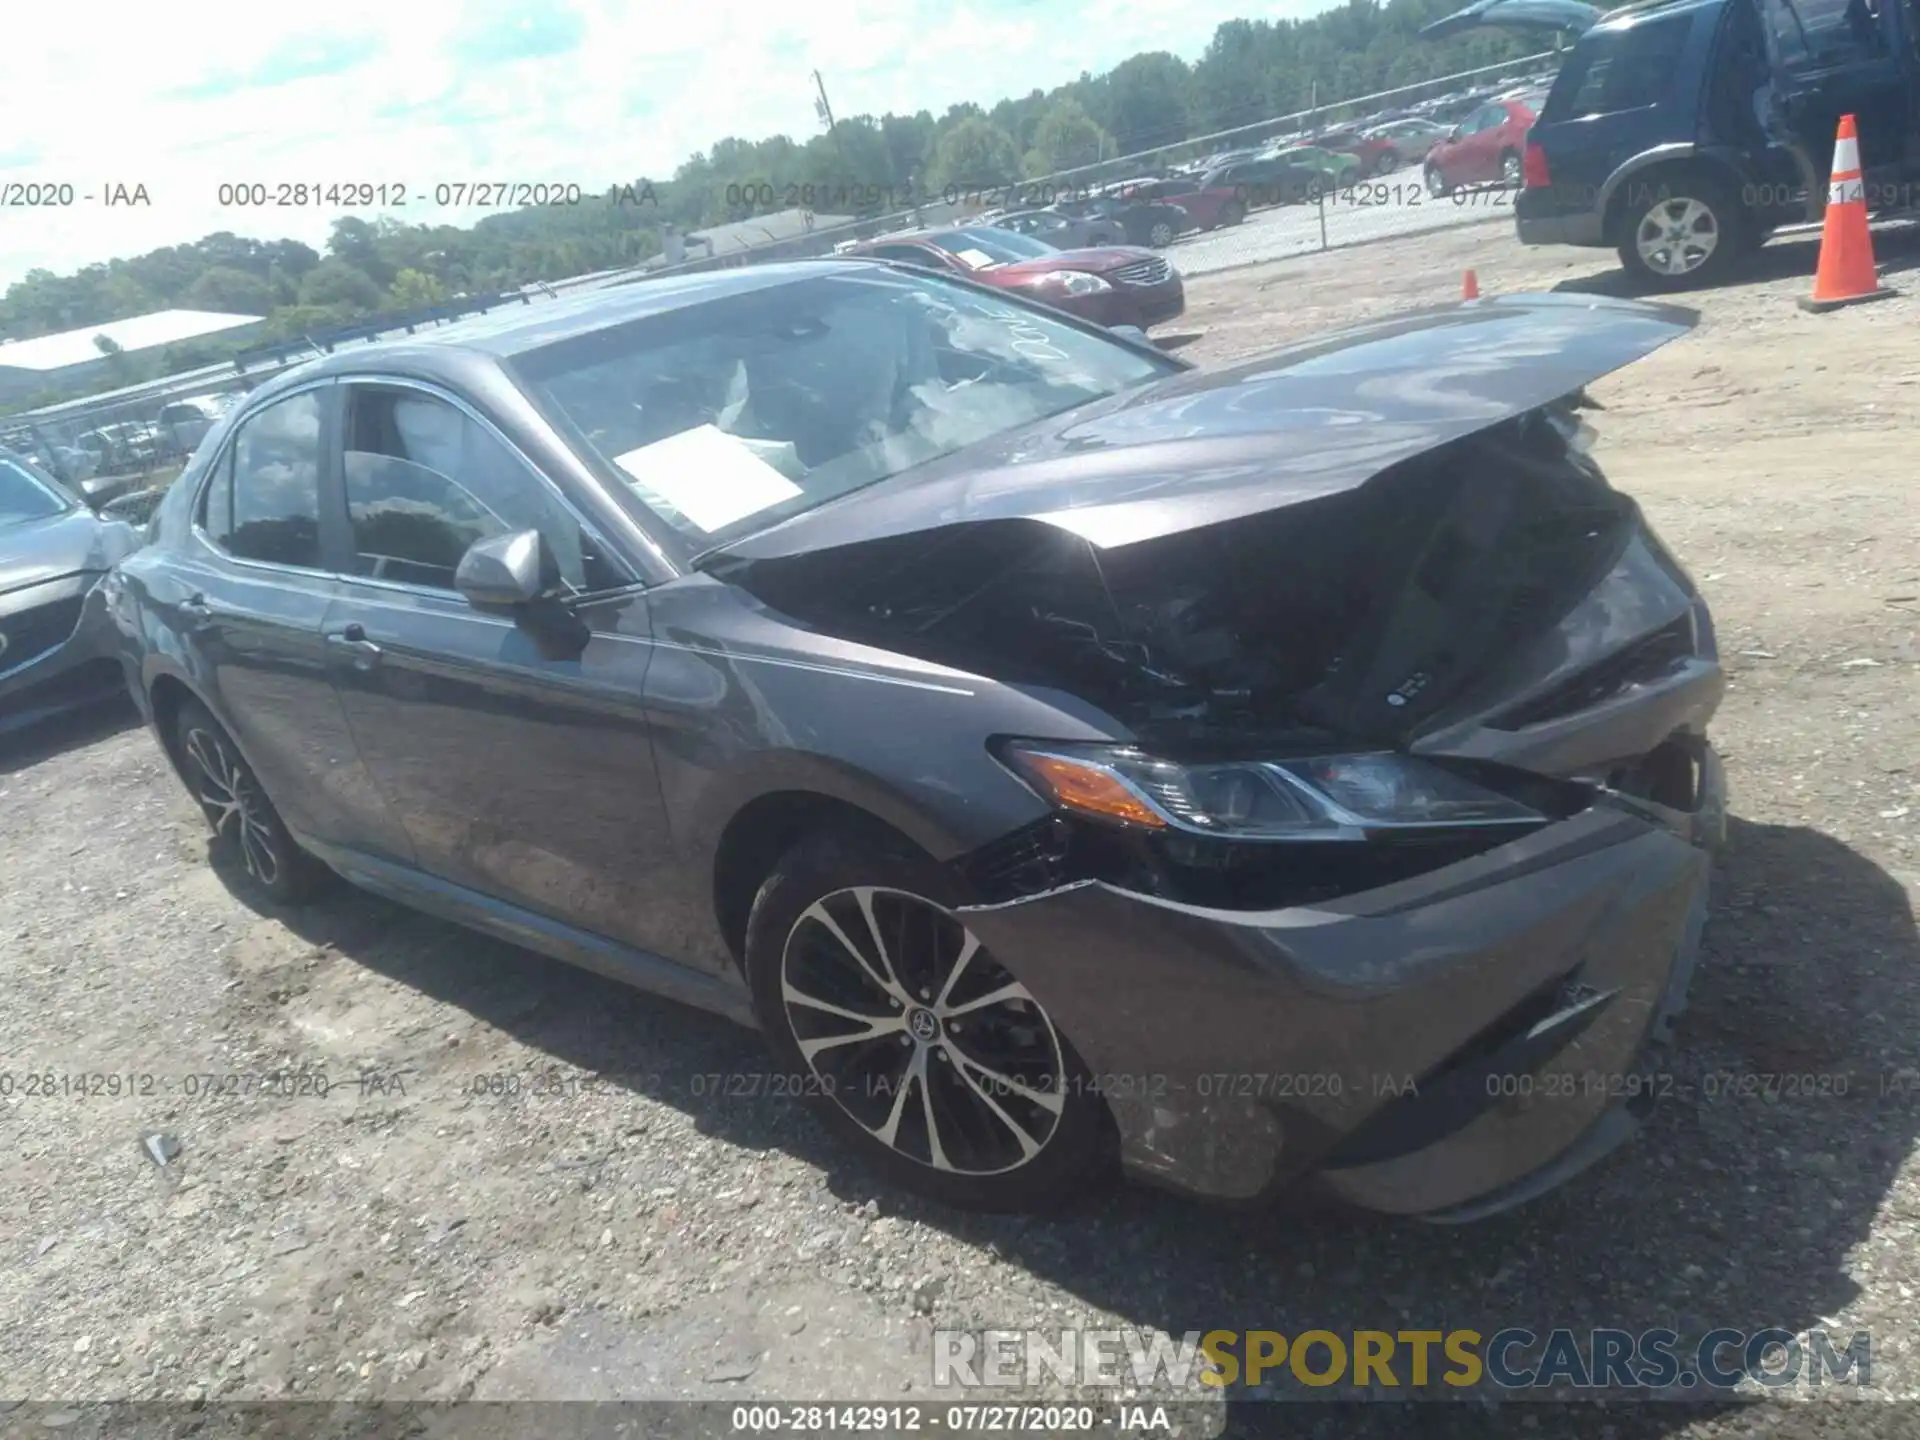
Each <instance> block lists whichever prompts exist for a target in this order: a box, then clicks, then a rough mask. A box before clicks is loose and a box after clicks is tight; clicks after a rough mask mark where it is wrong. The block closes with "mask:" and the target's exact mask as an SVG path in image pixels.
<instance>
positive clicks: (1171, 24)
mask: <svg viewBox="0 0 1920 1440" xmlns="http://www.w3.org/2000/svg"><path fill="white" fill-rule="evenodd" d="M1318 8H1320V0H1250V3H1249V0H1191V3H1186V4H1182V5H1173V6H1170V5H1167V4H1165V3H1163V0H1160V3H1154V0H1108V3H1103V4H1098V5H1096V4H1087V3H1080V0H1045V3H1030V0H1003V3H1001V4H1000V5H997V6H996V5H994V4H990V3H987V0H961V3H959V4H953V3H950V0H918V3H915V0H815V3H811V4H808V5H807V6H805V7H800V6H793V7H786V6H780V5H776V4H774V3H772V0H695V3H692V4H684V5H655V4H639V3H628V0H578V3H576V4H575V5H574V6H573V7H572V10H573V12H575V13H577V15H578V18H579V28H580V37H579V43H578V44H577V45H575V46H573V48H571V49H569V50H567V51H566V53H562V54H550V55H544V56H543V55H538V54H535V55H534V56H533V57H532V58H526V59H522V60H518V61H516V62H509V63H487V64H482V63H476V62H466V63H461V62H459V61H457V60H456V59H455V58H454V46H455V44H456V42H461V43H465V44H469V45H470V44H472V43H473V42H475V40H476V34H477V32H479V31H480V29H481V27H484V29H485V32H486V33H483V34H480V38H481V39H485V38H488V37H489V35H490V36H491V38H492V39H493V41H494V42H495V43H494V48H495V49H496V50H497V49H499V48H500V47H506V48H507V49H508V50H509V51H510V52H511V51H512V50H513V47H516V46H520V47H524V48H526V49H531V50H533V51H536V52H537V51H539V50H540V48H541V46H540V43H539V41H540V37H541V36H542V35H543V34H549V33H559V32H562V31H565V30H567V29H568V28H569V27H568V25H567V24H566V23H564V22H566V19H567V14H568V7H567V6H566V5H564V4H562V3H559V0H529V3H520V0H466V3H462V0H334V3H332V4H330V5H329V6H327V7H326V8H325V9H324V10H309V9H305V8H304V7H299V8H277V7H270V6H262V5H260V4H259V3H258V0H201V3H199V4H196V5H195V6H194V7H193V10H192V18H191V21H190V22H188V21H186V20H183V18H182V15H181V12H180V11H179V10H178V9H177V8H173V9H169V8H167V7H160V8H159V9H152V8H148V7H139V6H131V5H125V4H124V0H76V3H68V4H59V5H56V4H32V5H30V6H29V7H27V8H26V10H25V13H24V14H16V15H10V16H9V17H8V28H9V32H10V34H9V43H8V45H7V46H6V47H5V48H4V49H0V94H4V95H5V96H6V97H7V112H8V113H7V125H6V132H5V133H4V134H3V135H0V187H4V186H6V185H8V184H33V183H39V184H45V183H47V182H56V183H57V182H68V183H71V184H72V185H73V186H74V187H75V190H76V192H77V194H79V195H85V194H88V193H92V194H94V195H96V196H98V195H100V194H101V193H103V190H104V188H105V187H106V186H107V185H110V184H113V183H121V184H125V185H127V186H133V185H135V184H140V185H144V186H145V187H146V191H147V193H148V195H149V196H150V197H151V200H152V204H151V206H150V207H144V208H132V209H128V208H117V207H116V208H104V207H103V206H102V205H101V204H100V203H99V202H98V200H96V201H94V202H93V203H87V202H85V201H80V202H79V203H77V204H76V205H74V206H73V207H72V208H5V209H0V284H7V283H11V282H12V281H14V280H17V279H18V278H19V277H20V276H21V275H23V274H24V273H25V272H26V271H27V270H28V269H30V268H33V267H36V266H40V267H45V268H47V269H51V270H54V271H56V272H58V273H66V272H68V271H71V270H73V269H76V268H78V267H79V266H81V265H86V264H91V263H95V262H99V261H103V260H107V259H111V258H114V257H116V256H128V255H135V254H139V253H141V252H142V251H146V250H150V249H153V248H155V247H156V246H161V245H169V244H178V243H182V242H185V241H189V240H194V239H197V238H199V237H200V236H202V235H204V234H207V233H210V232H212V231H216V230H231V231H234V232H236V233H239V234H243V235H254V236H259V237H261V238H268V239H272V238H279V237H283V236H291V237H293V238H296V239H301V240H305V241H306V242H308V243H309V244H313V245H319V244H321V243H322V242H323V241H324V239H325V236H326V233H327V227H328V225H329V224H330V223H331V221H332V220H333V219H334V218H336V217H337V215H339V214H341V213H345V212H341V211H338V210H332V211H329V210H322V209H315V208H308V209H280V208H270V209H267V210H264V211H263V210H258V209H248V208H233V207H225V208H223V207H222V206H221V205H219V203H218V194H219V187H220V186H221V184H223V183H231V182H252V181H259V182H263V183H266V184H268V185H270V186H272V185H277V184H278V183H279V182H282V181H289V182H293V181H306V182H308V183H310V184H320V185H327V184H333V183H344V182H349V181H357V182H372V183H375V184H380V183H385V184H389V185H393V184H400V185H404V186H406V187H407V190H408V192H409V195H410V197H412V199H411V203H409V205H408V206H407V207H406V209H405V210H403V211H399V212H396V213H398V214H400V215H401V217H402V218H404V219H409V220H416V221H431V222H436V223H447V222H452V223H470V222H471V221H473V220H477V219H479V218H480V216H479V214H478V213H475V212H471V211H469V212H464V213H462V212H453V211H448V210H445V209H436V208H434V207H433V206H432V205H431V203H423V201H425V202H430V199H431V194H432V190H433V187H434V186H435V185H436V184H439V183H442V182H457V181H474V180H504V181H525V180H533V181H538V180H545V181H560V182H563V183H565V182H572V183H578V184H580V185H581V186H583V187H584V188H586V189H588V190H590V191H600V190H603V189H604V187H605V186H606V185H608V184H609V183H611V182H613V181H615V180H626V179H637V178H639V177H641V176H653V177H656V178H664V177H666V176H667V175H670V174H671V173H672V171H673V169H674V168H675V167H676V166H677V165H678V164H679V163H680V162H681V161H682V160H684V159H685V158H686V157H687V156H688V155H689V154H690V153H692V152H693V151H695V150H699V149H705V148H707V147H709V146H711V145H712V143H713V142H714V141H716V140H718V139H721V138H723V137H725V136H729V135H738V136H742V137H746V138H749V139H759V138H761V137H763V136H766V135H772V134H780V133H785V134H789V135H792V136H794V137H795V138H796V139H804V138H806V137H807V136H809V135H812V134H814V133H816V131H817V129H818V121H817V120H816V118H815V116H814V111H813V103H814V91H813V81H812V78H811V74H810V72H811V71H813V70H814V69H818V70H820V71H821V72H822V73H823V75H824V76H825V77H826V81H827V85H828V89H829V94H830V96H831V98H832V101H833V105H834V109H835V113H836V114H839V115H842V116H850V115H856V114H862V113H871V114H876V115H877V114H881V113H884V112H886V111H888V110H893V111H896V112H900V111H911V110H917V109H922V108H925V109H929V110H931V111H933V112H934V113H935V114H939V113H941V112H942V111H944V110H945V109H946V108H947V107H948V106H949V105H952V104H955V103H958V102H961V101H968V100H971V101H975V102H979V103H982V104H988V105H990V104H992V103H993V102H994V101H996V100H998V99H1000V98H1001V97H1002V96H1006V95H1019V94H1024V93H1026V92H1027V91H1028V90H1030V89H1034V88H1050V87H1052V86H1055V85H1058V84H1062V83H1064V82H1066V81H1068V80H1071V79H1073V78H1074V77H1075V76H1076V75H1078V74H1079V73H1080V72H1081V71H1082V70H1089V71H1093V72H1095V73H1098V72H1100V71H1102V70H1105V69H1108V68H1110V67H1111V66H1113V65H1114V64H1116V63H1117V62H1118V61H1120V60H1123V59H1125V58H1126V57H1127V56H1128V55H1131V54H1133V53H1135V52H1136V51H1140V50H1147V49H1170V50H1173V51H1175V52H1176V53H1180V54H1183V55H1185V56H1187V57H1188V58H1190V59H1191V58H1194V57H1196V56H1197V55H1198V53H1199V52H1200V50H1201V49H1202V48H1203V47H1204V46H1205V44H1206V42H1207V40H1208V39H1209V37H1210V36H1211V35H1212V32H1213V28H1214V26H1215V25H1217V24H1218V23H1219V22H1220V21H1222V20H1227V19H1232V18H1235V17H1236V16H1258V15H1263V14H1264V15H1274V16H1278V15H1281V14H1286V15H1292V16H1298V15H1301V14H1305V13H1310V12H1311V11H1313V10H1315V9H1318ZM565 38H571V37H570V36H569V37H565ZM288 77H292V78H288ZM302 77H304V78H302ZM276 82H277V83H276ZM849 178H855V177H849Z"/></svg>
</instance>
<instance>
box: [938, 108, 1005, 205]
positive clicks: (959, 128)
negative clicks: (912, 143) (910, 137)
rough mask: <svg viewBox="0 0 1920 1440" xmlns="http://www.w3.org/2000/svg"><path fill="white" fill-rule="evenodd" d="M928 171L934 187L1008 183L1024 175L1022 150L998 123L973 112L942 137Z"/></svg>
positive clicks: (964, 188)
mask: <svg viewBox="0 0 1920 1440" xmlns="http://www.w3.org/2000/svg"><path fill="white" fill-rule="evenodd" d="M927 171H928V174H927V187H928V188H929V189H931V190H934V191H940V190H943V189H946V188H948V187H953V188H957V189H961V190H970V189H981V188H986V187H990V186H994V185H1007V184H1011V183H1012V182H1013V181H1015V180H1018V179H1019V178H1020V151H1019V149H1018V148H1017V147H1016V146H1015V145H1014V143H1013V137H1012V136H1011V135H1009V134H1007V132H1006V131H1004V130H1002V129H1001V128H1000V127H999V126H998V125H995V124H994V123H993V122H992V121H991V120H988V119H986V118H985V117H984V116H978V115H970V116H968V117H967V118H966V119H964V120H962V121H961V122H960V123H959V124H958V125H955V126H954V127H953V128H952V129H951V130H949V131H947V133H946V134H945V135H943V136H941V137H940V143H939V144H938V145H936V146H935V147H934V151H933V163H932V164H931V165H929V166H928V167H927Z"/></svg>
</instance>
